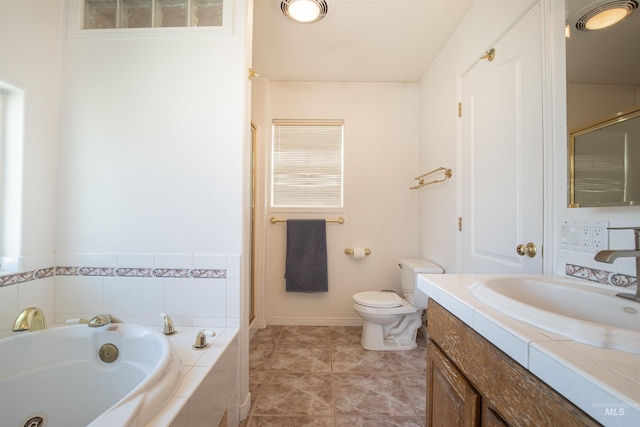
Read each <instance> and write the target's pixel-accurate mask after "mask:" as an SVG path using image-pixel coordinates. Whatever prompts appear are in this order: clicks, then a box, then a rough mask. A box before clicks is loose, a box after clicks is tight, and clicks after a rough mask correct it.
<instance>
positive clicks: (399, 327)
mask: <svg viewBox="0 0 640 427" xmlns="http://www.w3.org/2000/svg"><path fill="white" fill-rule="evenodd" d="M398 266H399V267H400V281H401V282H402V292H403V295H398V294H397V293H396V292H394V291H388V290H382V291H367V292H360V293H357V294H355V295H353V309H354V310H355V312H356V313H357V314H358V316H360V317H361V318H362V319H363V320H364V324H363V327H362V339H361V340H360V344H361V345H362V347H363V348H365V349H366V350H413V349H414V348H416V347H417V344H416V334H417V333H418V328H420V326H421V325H422V311H423V310H425V309H426V308H427V295H426V294H424V293H423V292H422V291H420V290H418V289H417V288H416V283H417V281H418V274H425V273H431V274H440V273H442V272H443V270H442V268H440V267H438V266H437V265H436V264H434V263H433V262H431V261H428V260H426V259H401V260H400V262H399V263H398Z"/></svg>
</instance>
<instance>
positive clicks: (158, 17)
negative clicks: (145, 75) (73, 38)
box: [83, 0, 224, 29]
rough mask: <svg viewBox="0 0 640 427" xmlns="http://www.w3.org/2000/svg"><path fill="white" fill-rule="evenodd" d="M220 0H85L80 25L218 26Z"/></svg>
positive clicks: (115, 26)
mask: <svg viewBox="0 0 640 427" xmlns="http://www.w3.org/2000/svg"><path fill="white" fill-rule="evenodd" d="M223 2H224V1H223V0H84V13H83V28H84V29H106V28H154V27H219V26H222V25H223Z"/></svg>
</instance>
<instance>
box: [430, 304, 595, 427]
mask: <svg viewBox="0 0 640 427" xmlns="http://www.w3.org/2000/svg"><path fill="white" fill-rule="evenodd" d="M427 317H428V328H429V340H428V341H427V408H426V409H427V426H432V427H453V426H464V427H476V426H490V427H504V426H513V427H516V426H517V427H519V426H532V427H540V426H554V427H565V426H566V427H573V426H576V427H577V426H599V425H600V424H599V423H597V422H596V421H595V420H593V419H592V418H591V417H589V416H588V415H587V414H585V413H584V412H583V411H582V410H581V409H580V408H578V407H576V406H575V405H573V404H572V403H571V402H569V401H568V400H567V399H565V398H564V397H563V396H562V395H560V394H559V393H558V392H556V391H555V390H553V389H552V388H551V387H549V386H548V385H547V384H546V383H544V382H543V381H541V380H540V379H538V377H536V376H535V375H533V374H532V373H530V372H529V371H528V370H526V369H525V368H523V367H522V366H520V365H519V364H518V363H517V362H515V361H514V360H513V359H511V358H510V357H509V356H507V355H506V354H505V353H503V352H502V351H501V350H500V349H498V348H497V347H496V346H494V345H493V344H491V343H490V342H489V341H487V340H486V339H485V338H484V337H482V336H481V335H480V334H478V333H477V332H476V331H474V330H473V329H471V328H470V327H468V326H467V325H466V324H465V323H463V322H462V321H460V320H459V319H458V318H457V317H455V316H454V315H452V314H451V313H449V312H448V311H447V310H445V309H444V308H443V307H442V306H440V305H439V304H437V303H436V302H435V301H433V300H430V301H429V310H428V313H427Z"/></svg>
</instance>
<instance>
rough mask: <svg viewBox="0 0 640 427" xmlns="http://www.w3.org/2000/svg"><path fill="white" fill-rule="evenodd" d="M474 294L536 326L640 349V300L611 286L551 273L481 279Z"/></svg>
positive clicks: (608, 344) (473, 287)
mask: <svg viewBox="0 0 640 427" xmlns="http://www.w3.org/2000/svg"><path fill="white" fill-rule="evenodd" d="M469 291H470V292H471V294H472V295H473V296H474V297H475V298H476V299H478V300H480V301H481V302H483V303H484V304H486V305H488V306H489V307H492V308H494V309H496V310H499V311H500V312H502V313H505V314H507V315H508V316H510V317H513V318H515V319H518V320H520V321H523V322H526V323H529V324H530V325H533V326H535V327H537V328H540V329H544V330H547V331H550V332H554V333H556V334H559V335H563V336H566V337H568V338H570V339H572V340H575V341H579V342H582V343H585V344H590V345H594V346H597V347H604V348H612V349H616V350H622V351H627V352H631V353H636V354H640V304H639V303H636V302H633V301H630V300H625V299H623V298H619V297H616V296H615V294H616V293H618V292H619V289H617V288H614V287H612V286H605V285H597V284H593V285H592V284H588V283H580V282H577V281H573V280H565V279H562V278H558V277H549V276H503V277H499V278H493V279H488V280H486V281H477V282H475V283H473V284H472V285H471V286H469Z"/></svg>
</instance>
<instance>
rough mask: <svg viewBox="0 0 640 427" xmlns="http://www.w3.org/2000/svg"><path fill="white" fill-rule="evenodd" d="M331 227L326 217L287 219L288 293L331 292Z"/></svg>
mask: <svg viewBox="0 0 640 427" xmlns="http://www.w3.org/2000/svg"><path fill="white" fill-rule="evenodd" d="M326 229H327V226H326V221H325V220H324V219H289V220H287V260H286V267H285V273H284V277H285V279H286V283H287V292H327V291H328V290H329V285H328V278H327V231H326Z"/></svg>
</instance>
